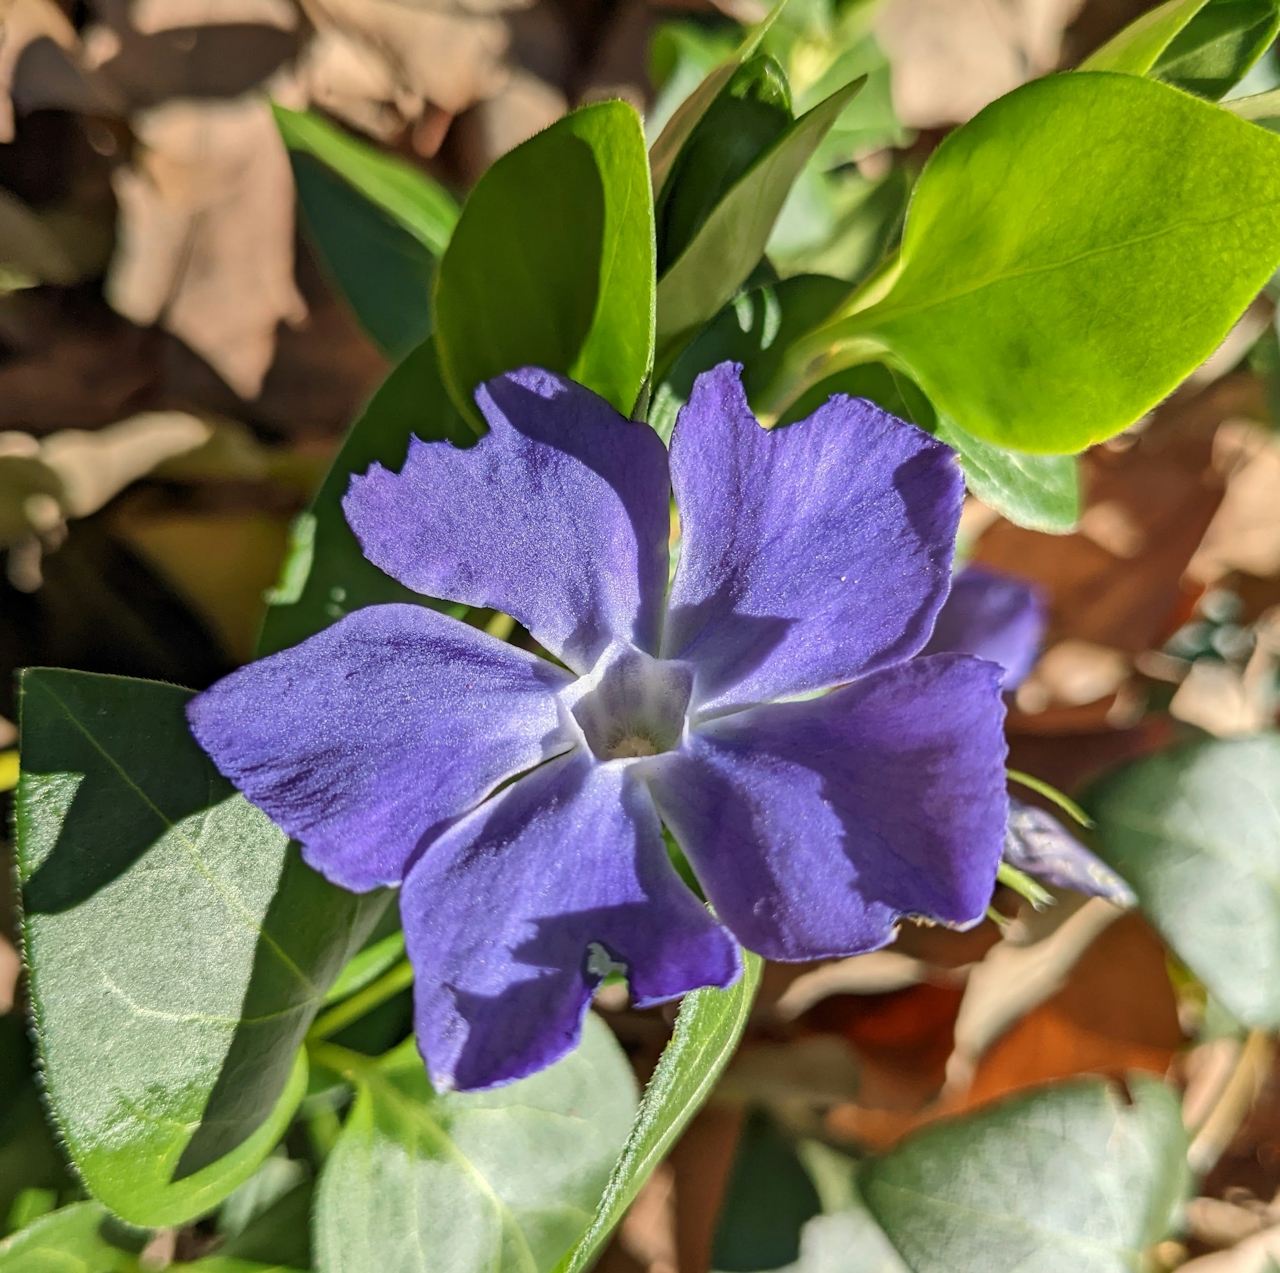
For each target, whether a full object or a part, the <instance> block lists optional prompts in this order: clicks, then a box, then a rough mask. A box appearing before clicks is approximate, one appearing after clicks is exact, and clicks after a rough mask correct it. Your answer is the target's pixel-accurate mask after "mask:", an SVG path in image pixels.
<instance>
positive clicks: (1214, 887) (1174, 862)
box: [1086, 734, 1280, 1028]
mask: <svg viewBox="0 0 1280 1273" xmlns="http://www.w3.org/2000/svg"><path fill="white" fill-rule="evenodd" d="M1086 808H1088V809H1089V811H1090V812H1091V813H1092V814H1094V816H1095V817H1096V819H1097V837H1098V839H1097V844H1098V854H1099V856H1100V857H1101V858H1102V859H1103V860H1104V861H1105V862H1106V863H1107V864H1108V865H1110V866H1112V867H1114V868H1115V869H1116V870H1117V871H1118V872H1119V873H1120V874H1121V875H1122V876H1123V877H1124V879H1125V880H1126V881H1128V883H1129V884H1131V885H1132V886H1133V890H1134V892H1135V893H1137V895H1138V902H1139V905H1140V906H1141V907H1142V909H1143V911H1144V912H1145V913H1146V915H1147V916H1148V918H1149V919H1150V920H1151V922H1152V923H1153V924H1154V925H1155V926H1156V928H1158V929H1159V930H1160V933H1161V935H1162V936H1163V937H1164V939H1165V941H1167V942H1168V943H1169V945H1170V946H1171V947H1173V949H1174V950H1175V951H1176V952H1177V953H1178V955H1179V956H1180V957H1181V958H1182V959H1183V960H1184V961H1185V963H1186V964H1187V966H1188V967H1189V968H1191V970H1192V971H1193V972H1194V973H1195V974H1196V976H1198V977H1199V978H1200V979H1201V980H1202V981H1203V982H1204V983H1205V985H1206V986H1208V988H1209V990H1210V991H1211V992H1212V993H1213V995H1214V996H1215V997H1216V998H1217V999H1218V1000H1219V1001H1220V1002H1221V1003H1222V1004H1223V1006H1224V1007H1225V1008H1226V1009H1227V1010H1228V1011H1229V1012H1230V1013H1231V1014H1232V1015H1233V1016H1235V1017H1236V1018H1238V1019H1239V1020H1240V1021H1243V1022H1245V1023H1246V1024H1248V1025H1253V1026H1263V1027H1268V1028H1275V1027H1276V1026H1280V890H1277V886H1276V881H1277V880H1278V879H1280V735H1276V734H1264V735H1261V736H1260V737H1257V738H1242V739H1230V740H1217V739H1214V740H1208V741H1205V742H1198V743H1194V744H1192V745H1191V746H1189V747H1184V748H1181V749H1179V750H1177V751H1172V752H1166V753H1163V754H1161V755H1156V756H1151V757H1149V758H1148V759H1146V760H1140V761H1137V762H1136V763H1135V764H1132V765H1129V766H1127V767H1126V768H1124V769H1121V770H1120V771H1119V772H1117V773H1115V774H1112V775H1110V776H1108V777H1107V778H1105V779H1104V780H1103V781H1102V782H1101V783H1100V784H1099V785H1098V786H1097V787H1096V788H1095V789H1094V790H1093V791H1092V792H1091V793H1090V794H1089V798H1088V800H1087V801H1086Z"/></svg>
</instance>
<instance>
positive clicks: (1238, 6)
mask: <svg viewBox="0 0 1280 1273" xmlns="http://www.w3.org/2000/svg"><path fill="white" fill-rule="evenodd" d="M1277 30H1280V5H1278V4H1277V3H1276V0H1209V3H1208V4H1206V5H1205V6H1204V7H1203V8H1202V9H1200V10H1199V11H1198V12H1197V13H1196V14H1195V16H1194V17H1193V18H1192V19H1191V21H1190V22H1188V23H1187V25H1186V26H1185V27H1183V28H1182V30H1181V31H1179V32H1178V34H1177V35H1176V36H1175V37H1174V38H1173V39H1172V40H1171V41H1170V42H1169V44H1168V45H1167V46H1166V48H1165V49H1164V51H1163V52H1162V53H1161V54H1160V56H1159V57H1158V58H1157V59H1156V61H1155V64H1154V65H1153V66H1152V67H1151V69H1150V70H1149V71H1148V72H1147V74H1148V75H1150V76H1152V77H1153V78H1154V79H1158V80H1163V81H1164V82H1165V83H1166V84H1172V85H1174V86H1175V87H1176V88H1181V89H1185V90H1186V91H1187V92H1188V93H1195V94H1196V96H1198V97H1205V98H1208V99H1209V100H1210V101H1214V102H1216V101H1217V100H1218V98H1220V97H1221V96H1222V95H1223V94H1224V93H1226V92H1228V91H1229V90H1230V89H1232V88H1234V87H1235V86H1236V84H1237V83H1239V81H1240V80H1241V79H1243V78H1244V75H1245V72H1246V71H1248V69H1249V68H1250V67H1251V66H1252V65H1253V64H1254V63H1255V62H1256V61H1257V60H1258V59H1259V58H1260V57H1261V56H1262V55H1263V53H1265V52H1266V50H1267V48H1268V47H1269V46H1270V44H1271V42H1272V41H1273V40H1274V39H1275V38H1276V31H1277Z"/></svg>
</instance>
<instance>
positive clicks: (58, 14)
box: [0, 0, 77, 142]
mask: <svg viewBox="0 0 1280 1273" xmlns="http://www.w3.org/2000/svg"><path fill="white" fill-rule="evenodd" d="M42 37H45V38H48V39H50V40H52V41H53V42H54V44H56V45H58V46H59V47H60V48H62V49H68V50H70V49H74V48H75V47H76V44H77V40H76V32H75V28H74V27H73V26H72V25H71V23H70V22H69V21H68V20H67V16H66V14H64V13H63V12H62V10H61V9H60V8H58V6H57V5H56V4H54V3H53V0H0V142H8V141H12V140H13V103H12V101H11V100H10V96H9V94H10V91H11V89H12V87H13V78H14V73H15V71H16V69H17V66H18V59H19V58H20V57H21V56H22V52H23V50H24V49H25V48H26V47H27V45H29V44H31V43H33V42H34V41H36V40H38V39H41V38H42Z"/></svg>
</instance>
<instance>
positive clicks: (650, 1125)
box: [555, 951, 764, 1273]
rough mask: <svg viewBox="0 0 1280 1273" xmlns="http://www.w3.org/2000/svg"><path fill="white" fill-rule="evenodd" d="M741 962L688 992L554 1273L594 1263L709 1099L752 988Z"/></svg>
mask: <svg viewBox="0 0 1280 1273" xmlns="http://www.w3.org/2000/svg"><path fill="white" fill-rule="evenodd" d="M742 958H743V974H742V976H741V977H740V978H739V979H738V981H737V982H735V984H734V985H732V986H730V987H729V988H728V989H727V990H709V989H708V990H695V991H694V992H693V993H692V994H689V995H686V996H685V997H684V1000H683V1002H682V1003H681V1004H680V1014H679V1016H677V1017H676V1025H675V1032H674V1033H673V1034H672V1036H671V1042H670V1043H668V1044H667V1046H666V1049H665V1050H664V1051H663V1053H662V1058H661V1060H659V1062H658V1068H657V1069H656V1070H654V1072H653V1077H652V1078H651V1079H650V1080H649V1086H648V1087H647V1088H646V1089H645V1093H644V1097H643V1099H642V1100H641V1102H640V1109H639V1111H638V1113H637V1114H636V1118H635V1122H634V1123H632V1125H631V1131H630V1133H629V1134H628V1136H627V1143H626V1145H625V1146H624V1148H623V1150H622V1155H621V1157H619V1159H618V1161H617V1162H616V1163H615V1164H614V1168H613V1173H612V1174H611V1175H610V1177H609V1183H608V1185H607V1186H606V1188H605V1191H604V1195H603V1196H602V1197H601V1199H600V1202H599V1204H598V1205H597V1207H596V1212H595V1215H594V1216H593V1217H592V1220H591V1223H590V1225H588V1227H587V1229H586V1231H585V1232H584V1233H583V1234H582V1236H581V1237H580V1238H579V1239H578V1241H577V1242H576V1243H575V1244H574V1247H573V1249H572V1250H571V1251H570V1252H569V1253H568V1255H566V1256H565V1257H564V1259H562V1260H561V1261H560V1263H559V1264H558V1265H556V1270H555V1273H583V1270H585V1269H588V1268H590V1267H591V1265H592V1264H594V1263H595V1261H596V1258H597V1257H598V1256H599V1254H600V1251H601V1250H602V1248H603V1247H604V1244H605V1242H606V1241H608V1238H609V1235H610V1234H611V1233H612V1232H613V1230H614V1227H615V1226H616V1225H617V1224H618V1223H619V1221H620V1220H621V1219H622V1217H623V1216H624V1215H625V1214H626V1210H627V1208H628V1207H629V1206H630V1205H631V1203H632V1201H633V1200H634V1198H635V1196H636V1194H637V1193H639V1191H640V1186H641V1185H643V1184H644V1182H645V1181H646V1180H648V1179H649V1176H650V1174H651V1173H652V1172H653V1169H654V1168H655V1167H656V1166H657V1165H658V1164H659V1163H660V1162H661V1161H662V1160H663V1159H664V1158H665V1157H666V1156H667V1152H668V1151H669V1150H670V1148H671V1146H672V1145H674V1144H675V1142H676V1140H677V1138H678V1137H679V1135H680V1133H681V1132H682V1131H684V1129H685V1128H686V1127H687V1126H688V1124H689V1120H690V1119H691V1118H692V1117H693V1116H694V1115H695V1114H696V1113H697V1112H698V1110H699V1109H701V1108H702V1105H703V1103H704V1102H705V1101H706V1099H707V1097H708V1096H710V1095H711V1092H712V1090H713V1089H714V1088H715V1085H716V1081H717V1080H718V1079H719V1077H720V1075H721V1074H722V1073H723V1071H724V1067H725V1066H726V1065H728V1064H729V1061H730V1059H731V1058H732V1056H733V1054H734V1051H735V1050H736V1049H737V1046H738V1040H739V1039H740V1038H741V1037H742V1032H743V1030H744V1029H746V1025H747V1018H748V1017H749V1016H750V1015H751V1005H752V1004H753V1003H754V1002H755V997H756V991H757V990H758V989H759V987H760V974H761V971H762V969H763V967H764V961H763V960H761V959H760V958H759V957H758V956H756V955H753V954H752V953H751V952H750V951H743V956H742Z"/></svg>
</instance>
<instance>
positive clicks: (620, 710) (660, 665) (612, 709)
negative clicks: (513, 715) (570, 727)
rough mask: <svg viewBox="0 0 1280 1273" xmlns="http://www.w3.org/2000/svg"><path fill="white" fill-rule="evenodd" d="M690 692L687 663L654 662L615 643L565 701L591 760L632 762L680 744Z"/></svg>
mask: <svg viewBox="0 0 1280 1273" xmlns="http://www.w3.org/2000/svg"><path fill="white" fill-rule="evenodd" d="M692 689H693V669H692V668H691V667H690V666H689V665H688V664H687V663H680V662H676V661H675V660H670V659H655V658H651V657H650V656H649V655H647V654H645V653H643V652H642V651H640V650H637V649H636V648H635V647H634V646H631V645H626V644H622V643H615V644H614V645H611V646H610V647H609V648H608V649H607V650H606V651H605V652H604V653H603V654H602V655H601V656H600V658H599V660H598V661H597V663H596V665H595V667H593V668H592V669H591V671H590V672H588V673H587V674H586V675H585V676H583V677H581V678H579V679H578V680H577V681H575V682H574V683H573V684H572V685H571V686H569V687H568V688H567V689H566V690H565V691H564V692H563V696H562V700H561V701H562V702H563V703H564V705H565V706H566V707H567V708H568V709H569V711H570V712H571V713H572V715H573V719H574V720H575V721H576V722H577V724H578V728H579V729H580V730H581V731H582V737H583V739H584V740H585V742H586V744H587V746H588V747H589V748H590V749H591V752H592V754H593V755H595V756H596V757H598V758H599V759H600V760H633V759H637V758H639V757H641V756H656V755H658V753H659V752H664V751H671V750H672V748H674V747H676V746H678V745H679V743H680V739H681V737H682V736H683V734H684V721H685V713H686V711H687V710H688V707H689V694H690V692H691V691H692Z"/></svg>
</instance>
